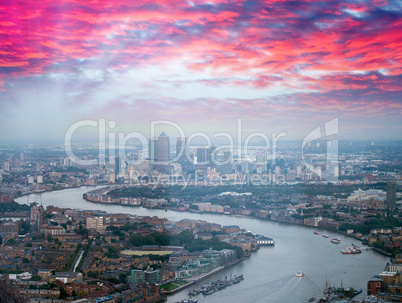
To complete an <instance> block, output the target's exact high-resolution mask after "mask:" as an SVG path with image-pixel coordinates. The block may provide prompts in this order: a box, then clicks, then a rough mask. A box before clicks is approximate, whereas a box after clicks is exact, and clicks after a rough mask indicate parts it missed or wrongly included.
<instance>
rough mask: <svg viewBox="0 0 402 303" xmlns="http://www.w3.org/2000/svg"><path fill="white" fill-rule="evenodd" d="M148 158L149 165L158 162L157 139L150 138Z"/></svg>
mask: <svg viewBox="0 0 402 303" xmlns="http://www.w3.org/2000/svg"><path fill="white" fill-rule="evenodd" d="M148 157H149V160H150V161H151V163H154V162H156V161H158V139H157V138H151V139H149V143H148Z"/></svg>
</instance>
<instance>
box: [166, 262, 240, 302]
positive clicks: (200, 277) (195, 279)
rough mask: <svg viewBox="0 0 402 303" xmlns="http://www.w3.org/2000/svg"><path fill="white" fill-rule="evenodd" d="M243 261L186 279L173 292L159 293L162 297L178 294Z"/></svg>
mask: <svg viewBox="0 0 402 303" xmlns="http://www.w3.org/2000/svg"><path fill="white" fill-rule="evenodd" d="M244 260H245V258H242V259H237V260H236V261H234V262H231V263H229V264H226V265H224V266H220V267H217V268H214V269H213V270H211V271H210V272H207V273H203V274H200V275H197V276H194V277H191V278H188V279H183V280H185V281H188V282H189V283H187V284H185V285H182V286H180V287H178V288H176V289H173V290H169V291H162V292H161V293H162V294H163V295H172V294H174V293H177V292H179V291H181V290H183V289H185V288H187V287H189V286H191V285H194V284H196V283H198V282H200V281H202V280H204V279H206V278H208V277H210V276H213V275H214V274H216V273H218V272H220V271H222V270H224V269H227V268H230V267H232V266H234V265H236V264H239V263H240V262H243V261H244Z"/></svg>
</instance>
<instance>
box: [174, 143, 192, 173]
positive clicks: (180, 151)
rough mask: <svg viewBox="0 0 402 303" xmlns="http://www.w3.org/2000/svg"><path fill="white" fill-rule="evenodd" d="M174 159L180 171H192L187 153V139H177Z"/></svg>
mask: <svg viewBox="0 0 402 303" xmlns="http://www.w3.org/2000/svg"><path fill="white" fill-rule="evenodd" d="M176 157H177V163H178V164H180V165H181V169H182V171H185V172H187V171H190V170H192V169H193V163H192V161H191V159H190V158H189V157H190V155H189V153H188V146H187V138H177V141H176Z"/></svg>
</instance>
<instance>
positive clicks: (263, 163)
mask: <svg viewBox="0 0 402 303" xmlns="http://www.w3.org/2000/svg"><path fill="white" fill-rule="evenodd" d="M255 158H256V168H257V173H259V174H261V173H265V172H266V171H267V152H266V151H258V152H257V153H256V154H255Z"/></svg>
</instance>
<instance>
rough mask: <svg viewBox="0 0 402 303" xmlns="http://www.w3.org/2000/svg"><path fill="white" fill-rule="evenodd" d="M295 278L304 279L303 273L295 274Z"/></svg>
mask: <svg viewBox="0 0 402 303" xmlns="http://www.w3.org/2000/svg"><path fill="white" fill-rule="evenodd" d="M295 277H303V272H302V271H298V272H297V273H296V274H295Z"/></svg>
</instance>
